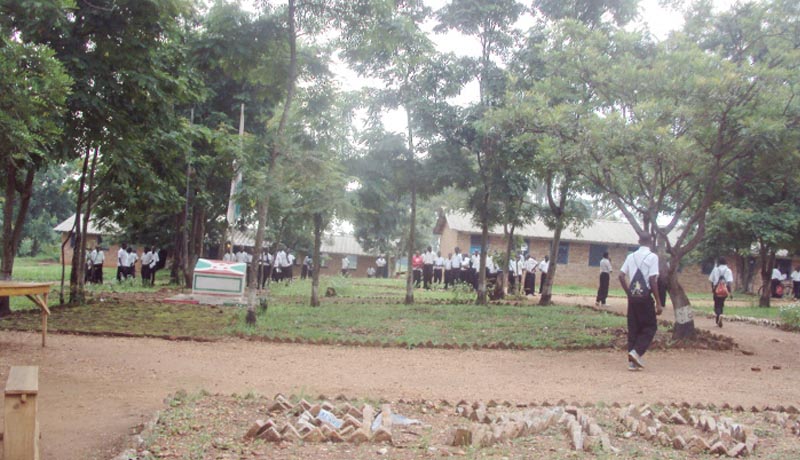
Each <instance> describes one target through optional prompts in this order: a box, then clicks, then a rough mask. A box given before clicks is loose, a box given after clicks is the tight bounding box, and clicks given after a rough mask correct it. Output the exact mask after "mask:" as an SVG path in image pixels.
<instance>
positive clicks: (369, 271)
mask: <svg viewBox="0 0 800 460" xmlns="http://www.w3.org/2000/svg"><path fill="white" fill-rule="evenodd" d="M376 273H377V271H375V267H369V268H367V278H375V274H376Z"/></svg>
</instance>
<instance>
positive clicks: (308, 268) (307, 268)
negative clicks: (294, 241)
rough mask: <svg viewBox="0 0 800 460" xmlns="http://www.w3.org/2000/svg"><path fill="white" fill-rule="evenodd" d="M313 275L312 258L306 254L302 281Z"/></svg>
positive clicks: (301, 274) (302, 269) (301, 273)
mask: <svg viewBox="0 0 800 460" xmlns="http://www.w3.org/2000/svg"><path fill="white" fill-rule="evenodd" d="M310 274H311V256H310V255H308V254H306V257H305V258H304V259H303V267H302V268H301V269H300V279H301V280H304V279H306V278H308V276H309V275H310Z"/></svg>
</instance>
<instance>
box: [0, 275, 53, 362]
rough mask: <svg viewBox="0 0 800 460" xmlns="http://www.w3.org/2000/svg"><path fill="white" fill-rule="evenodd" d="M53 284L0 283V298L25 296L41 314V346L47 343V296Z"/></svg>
mask: <svg viewBox="0 0 800 460" xmlns="http://www.w3.org/2000/svg"><path fill="white" fill-rule="evenodd" d="M52 285H53V283H28V282H22V281H0V297H13V296H25V297H27V298H29V299H31V301H32V302H33V303H35V304H36V305H37V306H38V307H39V309H40V310H41V312H42V346H43V347H44V346H45V343H46V342H47V317H48V316H50V309H49V308H47V296H48V294H50V287H51V286H52Z"/></svg>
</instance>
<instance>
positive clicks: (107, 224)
mask: <svg viewBox="0 0 800 460" xmlns="http://www.w3.org/2000/svg"><path fill="white" fill-rule="evenodd" d="M81 222H83V221H81ZM73 225H75V214H73V215H71V216H69V217H68V218H67V219H66V220H64V222H61V223H60V224H58V225H56V226H55V228H53V230H54V231H56V232H62V233H67V232H69V231H70V230H72V227H73ZM88 227H89V229H88V231H86V234H88V235H113V234H115V233H119V231H120V228H119V227H118V226H117V224H116V223H114V222H111V221H109V220H105V221H100V222H98V221H96V220H95V218H94V217H90V218H89V225H88Z"/></svg>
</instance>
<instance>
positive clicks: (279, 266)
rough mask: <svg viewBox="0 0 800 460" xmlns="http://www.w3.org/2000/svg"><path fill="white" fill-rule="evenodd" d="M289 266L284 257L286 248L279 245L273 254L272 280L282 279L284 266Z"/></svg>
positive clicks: (284, 271) (284, 273)
mask: <svg viewBox="0 0 800 460" xmlns="http://www.w3.org/2000/svg"><path fill="white" fill-rule="evenodd" d="M288 266H289V259H288V258H287V257H286V248H285V247H284V246H281V248H280V250H279V251H278V253H277V254H275V268H274V269H273V272H272V281H275V282H278V281H283V280H284V278H286V268H287V267H288Z"/></svg>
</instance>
